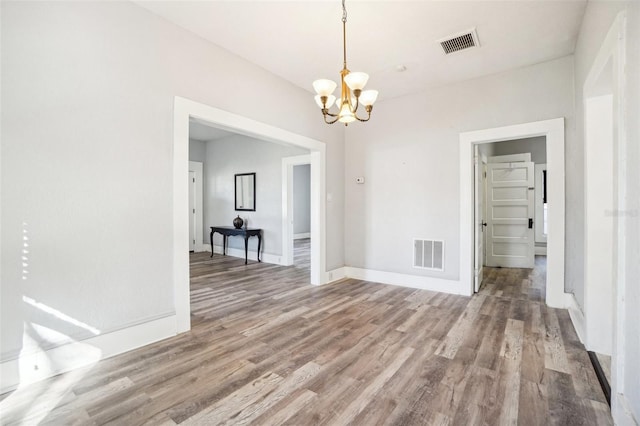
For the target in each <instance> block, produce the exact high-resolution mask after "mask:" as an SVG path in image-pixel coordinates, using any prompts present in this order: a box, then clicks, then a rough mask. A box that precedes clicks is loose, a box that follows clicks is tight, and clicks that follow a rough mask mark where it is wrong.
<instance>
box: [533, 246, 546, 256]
mask: <svg viewBox="0 0 640 426" xmlns="http://www.w3.org/2000/svg"><path fill="white" fill-rule="evenodd" d="M534 250H535V251H534V253H535V254H536V256H546V255H547V246H536V247H535V249H534Z"/></svg>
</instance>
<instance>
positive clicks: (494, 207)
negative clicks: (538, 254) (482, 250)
mask: <svg viewBox="0 0 640 426" xmlns="http://www.w3.org/2000/svg"><path fill="white" fill-rule="evenodd" d="M533 189H534V169H533V163H532V162H518V163H498V164H488V165H487V191H488V194H487V212H488V217H487V224H488V226H487V228H488V230H487V232H488V233H489V238H488V239H487V244H488V246H489V247H487V266H494V267H495V266H502V267H505V268H533V265H534V242H535V238H534V233H533V196H534V191H533Z"/></svg>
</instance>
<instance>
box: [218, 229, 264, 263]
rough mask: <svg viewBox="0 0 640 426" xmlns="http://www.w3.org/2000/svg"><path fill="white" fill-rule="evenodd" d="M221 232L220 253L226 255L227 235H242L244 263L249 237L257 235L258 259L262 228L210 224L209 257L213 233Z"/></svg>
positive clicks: (245, 261)
mask: <svg viewBox="0 0 640 426" xmlns="http://www.w3.org/2000/svg"><path fill="white" fill-rule="evenodd" d="M214 232H217V233H219V234H222V254H223V255H224V256H226V255H227V237H232V236H234V235H238V236H240V237H244V264H245V265H246V264H247V252H248V250H249V237H258V262H262V261H261V260H260V246H261V245H262V229H259V228H239V229H238V228H234V227H233V226H212V227H211V233H210V234H209V240H210V241H211V257H213V233H214Z"/></svg>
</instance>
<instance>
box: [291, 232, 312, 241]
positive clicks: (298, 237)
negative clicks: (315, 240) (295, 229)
mask: <svg viewBox="0 0 640 426" xmlns="http://www.w3.org/2000/svg"><path fill="white" fill-rule="evenodd" d="M303 238H311V233H310V232H303V233H301V234H293V239H294V240H301V239H303Z"/></svg>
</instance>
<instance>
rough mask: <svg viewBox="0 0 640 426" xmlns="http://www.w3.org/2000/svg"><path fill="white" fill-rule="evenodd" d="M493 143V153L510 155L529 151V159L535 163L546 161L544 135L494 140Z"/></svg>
mask: <svg viewBox="0 0 640 426" xmlns="http://www.w3.org/2000/svg"><path fill="white" fill-rule="evenodd" d="M489 145H493V155H511V154H522V153H524V152H528V153H531V161H532V162H534V163H535V164H544V163H546V162H547V143H546V138H545V137H544V136H539V137H535V138H525V139H517V140H514V141H508V142H496V143H492V144H489Z"/></svg>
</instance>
